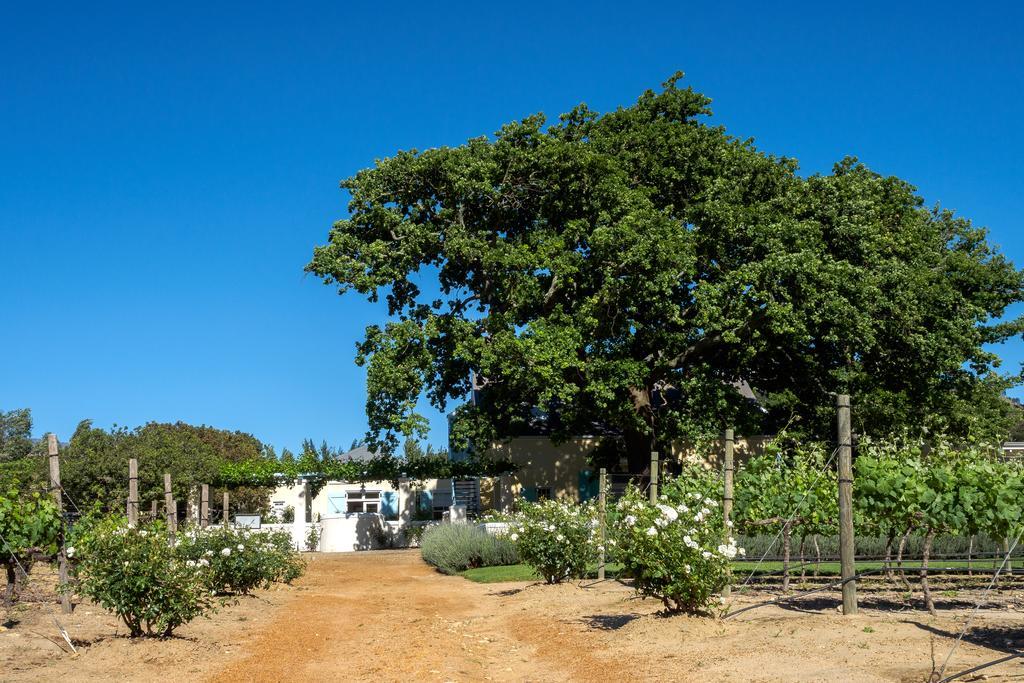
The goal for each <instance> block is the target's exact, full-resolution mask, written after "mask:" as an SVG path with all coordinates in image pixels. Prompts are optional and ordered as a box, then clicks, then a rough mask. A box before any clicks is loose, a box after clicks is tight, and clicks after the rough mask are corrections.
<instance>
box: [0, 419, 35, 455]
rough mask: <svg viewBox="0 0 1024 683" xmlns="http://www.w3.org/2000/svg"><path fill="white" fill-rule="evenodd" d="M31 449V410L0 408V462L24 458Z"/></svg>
mask: <svg viewBox="0 0 1024 683" xmlns="http://www.w3.org/2000/svg"><path fill="white" fill-rule="evenodd" d="M31 450H32V411H31V410H29V409H28V408H19V409H17V410H9V411H7V412H4V411H3V410H0V462H10V461H11V460H17V459H18V458H24V457H25V456H26V455H28V454H29V452H30V451H31Z"/></svg>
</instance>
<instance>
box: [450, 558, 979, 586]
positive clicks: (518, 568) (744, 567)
mask: <svg viewBox="0 0 1024 683" xmlns="http://www.w3.org/2000/svg"><path fill="white" fill-rule="evenodd" d="M756 564H757V562H756V561H751V560H746V561H743V562H734V563H733V575H734V576H739V577H744V576H746V575H748V574H750V572H752V571H753V570H754V566H755V565H756ZM883 566H885V563H884V562H858V563H857V571H858V572H864V571H870V570H873V569H881V568H882V567H883ZM920 566H921V564H920V562H904V563H903V568H904V570H906V571H913V570H917V569H919V568H920ZM929 566H930V567H931V568H932V569H942V568H947V567H949V568H957V569H967V561H966V560H946V561H943V560H932V561H931V562H929ZM993 566H994V565H993V562H992V561H991V560H984V561H977V560H976V561H975V562H974V563H973V567H974V568H975V569H991V568H993ZM620 569H621V567H620V566H619V565H615V564H609V565H608V566H607V570H606V571H607V576H608V577H610V578H611V577H614V576H616V574H618V572H619V570H620ZM806 569H807V575H808V576H811V575H812V574H813V573H814V567H813V566H808V567H807V568H806ZM781 571H782V563H781V562H762V563H761V566H760V567H758V568H757V573H758V574H759V575H760V574H771V573H772V572H781ZM818 575H819V576H839V563H838V562H822V563H821V564H820V565H818ZM462 576H463V577H464V578H467V579H469V580H470V581H475V582H477V583H502V582H505V581H539V580H540V576H538V575H537V573H536V572H534V571H533V569H531V568H530V567H528V566H527V565H525V564H513V565H507V566H502V567H478V568H476V569H467V570H466V571H464V572H462ZM790 576H800V569H795V570H791V571H790ZM587 578H597V568H596V567H592V568H591V569H590V570H588V572H587Z"/></svg>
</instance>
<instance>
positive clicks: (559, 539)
mask: <svg viewBox="0 0 1024 683" xmlns="http://www.w3.org/2000/svg"><path fill="white" fill-rule="evenodd" d="M555 540H556V541H558V542H559V543H561V542H562V541H564V540H565V536H563V535H562V534H558V535H557V536H555Z"/></svg>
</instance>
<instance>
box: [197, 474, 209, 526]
mask: <svg viewBox="0 0 1024 683" xmlns="http://www.w3.org/2000/svg"><path fill="white" fill-rule="evenodd" d="M199 526H200V527H202V528H206V527H208V526H210V485H209V484H203V485H202V486H201V487H200V489H199Z"/></svg>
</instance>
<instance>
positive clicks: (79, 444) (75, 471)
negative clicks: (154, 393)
mask: <svg viewBox="0 0 1024 683" xmlns="http://www.w3.org/2000/svg"><path fill="white" fill-rule="evenodd" d="M265 454H266V449H265V448H264V446H263V444H261V443H260V442H259V441H258V440H257V439H256V438H255V437H253V436H251V435H249V434H244V433H241V432H230V431H226V430H219V429H214V428H212V427H205V426H203V427H196V426H193V425H188V424H185V423H183V422H178V423H175V424H161V423H155V422H154V423H149V424H147V425H145V426H142V427H139V428H137V429H134V430H128V429H125V428H123V427H115V428H113V429H111V430H110V431H105V430H102V429H98V428H95V427H93V426H92V423H91V422H90V421H89V420H85V421H83V422H81V423H80V424H79V425H78V428H77V429H76V430H75V433H74V434H73V435H72V437H71V441H70V442H69V444H68V446H67V448H66V449H64V450H63V452H62V453H61V478H62V483H63V485H64V488H65V489H66V490H67V492H68V493H69V495H70V496H71V497H72V500H74V501H75V502H76V503H77V504H78V505H79V506H80V507H82V506H84V505H91V504H92V503H93V502H94V501H99V502H100V503H101V504H102V505H103V506H104V508H105V509H106V510H108V511H121V510H123V509H124V504H125V500H126V498H127V496H128V460H129V459H131V458H137V459H138V462H139V499H140V506H141V508H142V509H146V508H147V507H148V505H149V504H150V502H151V501H154V500H155V501H159V502H161V503H162V501H163V495H164V494H163V475H164V473H165V472H169V473H170V474H171V484H172V487H173V489H172V492H173V494H174V497H175V499H176V500H186V499H188V498H189V497H191V496H194V495H195V490H196V487H197V486H199V485H200V484H203V483H215V482H216V480H217V479H218V478H219V473H220V471H221V469H222V468H223V467H224V466H225V463H232V462H238V461H247V462H248V461H262V462H270V460H269V459H268V458H267V457H265ZM220 494H221V491H220V490H218V489H216V488H214V489H212V490H211V491H210V496H211V500H218V499H219V498H220ZM269 494H270V490H269V489H268V488H266V487H260V486H256V487H235V488H234V489H233V490H232V492H231V504H232V507H233V508H235V509H237V510H245V511H246V512H255V513H259V512H266V511H268V510H269Z"/></svg>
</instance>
